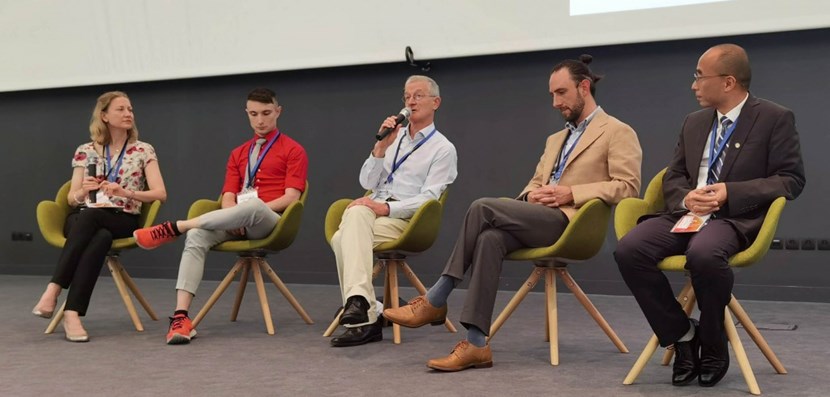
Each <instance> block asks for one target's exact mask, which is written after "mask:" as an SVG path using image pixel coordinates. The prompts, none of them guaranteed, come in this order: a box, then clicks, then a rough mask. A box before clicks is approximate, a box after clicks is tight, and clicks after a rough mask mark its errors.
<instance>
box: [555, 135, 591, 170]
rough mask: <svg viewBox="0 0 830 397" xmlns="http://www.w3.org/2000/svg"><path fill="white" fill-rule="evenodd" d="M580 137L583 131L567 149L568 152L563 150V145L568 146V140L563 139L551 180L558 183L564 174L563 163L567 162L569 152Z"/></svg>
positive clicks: (569, 155)
mask: <svg viewBox="0 0 830 397" xmlns="http://www.w3.org/2000/svg"><path fill="white" fill-rule="evenodd" d="M582 135H585V131H582V132H581V133H579V136H578V137H576V140H575V141H574V143H573V145H571V147H569V148H567V149H568V150H564V149H565V148H564V145H567V144H568V138H565V143H563V144H562V145H563V150H562V151H560V152H559V161H558V162H557V163H556V167H555V170H554V171H553V180H554V181H559V178H561V177H562V173H563V172H565V163H567V162H568V158H569V157H571V152H573V151H574V148H575V147H576V144H577V143H579V140H580V139H582ZM563 152H564V153H563Z"/></svg>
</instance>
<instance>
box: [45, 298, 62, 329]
mask: <svg viewBox="0 0 830 397" xmlns="http://www.w3.org/2000/svg"><path fill="white" fill-rule="evenodd" d="M65 307H66V301H63V304H62V305H61V307H60V309H58V310H57V311H56V312H55V314H54V315H53V316H52V321H50V322H49V325H48V326H47V327H46V331H44V332H43V333H44V334H51V333H52V332H55V328H58V324H60V323H61V320H63V309H64V308H65Z"/></svg>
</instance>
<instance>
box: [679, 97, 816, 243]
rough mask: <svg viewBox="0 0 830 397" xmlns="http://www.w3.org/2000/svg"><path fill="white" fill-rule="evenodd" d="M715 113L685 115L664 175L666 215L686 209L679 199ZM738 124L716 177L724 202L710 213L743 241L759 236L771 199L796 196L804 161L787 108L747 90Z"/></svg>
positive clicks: (691, 184) (692, 183)
mask: <svg viewBox="0 0 830 397" xmlns="http://www.w3.org/2000/svg"><path fill="white" fill-rule="evenodd" d="M716 117H717V112H716V111H715V109H712V108H707V109H703V110H699V111H697V112H694V113H691V114H689V115H688V116H686V120H685V121H684V123H683V129H682V132H681V133H680V140H679V142H678V144H677V148H676V150H675V153H674V158H673V159H672V161H671V163H670V164H669V166H668V169H667V170H666V174H665V176H664V177H663V196H664V198H665V201H666V212H665V213H664V214H665V215H666V216H670V217H673V218H679V217H680V216H681V215H682V214H684V213H686V212H687V211H686V210H685V209H684V208H683V205H682V202H683V198H685V197H686V194H687V193H689V191H691V190H693V189H695V188H696V187H697V179H698V168H699V166H700V162H701V159H702V158H703V150H704V146H705V145H706V139H707V138H708V136H709V134H710V133H711V131H712V125H713V123H714V122H715V118H716ZM737 122H738V125H737V126H736V127H735V131H734V132H733V133H732V137H731V138H730V139H729V146H728V148H727V149H726V157H725V158H724V161H723V167H722V169H721V173H720V179H719V181H718V182H725V183H726V192H727V197H726V204H725V205H724V206H722V207H721V209H720V210H719V211H718V212H717V213H716V214H715V216H716V217H717V218H720V219H724V220H726V221H727V222H729V223H731V224H732V225H733V226H734V227H735V230H737V231H738V233H739V235H740V237H741V238H742V240H743V243H744V244H745V245H746V244H748V243H749V242H751V241H752V240H754V239H755V236H757V235H758V231H759V230H760V229H761V224H762V223H763V221H764V216H765V215H766V213H767V209H768V208H769V206H770V204H771V203H772V201H773V200H775V199H776V198H777V197H780V196H784V197H786V198H787V199H788V200H792V199H794V198H796V197H797V196H798V195H799V194H801V191H802V190H803V189H804V184H805V177H804V163H803V162H802V159H801V147H800V144H799V140H798V133H797V132H796V130H795V116H794V115H793V112H792V111H791V110H790V109H787V108H785V107H783V106H780V105H778V104H776V103H773V102H770V101H767V100H764V99H760V98H756V97H753V96H752V94H750V95H749V98H747V100H746V103H744V107H743V108H742V109H741V114H740V115H739V116H738V120H737ZM705 149H707V150H708V147H707V148H705Z"/></svg>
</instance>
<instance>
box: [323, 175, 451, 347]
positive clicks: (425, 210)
mask: <svg viewBox="0 0 830 397" xmlns="http://www.w3.org/2000/svg"><path fill="white" fill-rule="evenodd" d="M447 190H448V189H445V190H444V192H443V193H442V194H441V196H440V197H439V198H438V200H429V201H427V202H425V203H424V204H423V205H421V207H420V208H418V211H416V212H415V214H414V215H413V216H412V218H410V221H409V225H408V226H407V228H406V230H404V232H403V233H402V234H401V236H400V237H399V238H398V239H397V240H393V241H388V242H385V243H383V244H380V245H379V246H377V247H375V248H374V253H375V257H376V259H377V261H376V262H375V266H374V269H373V271H372V277H373V278H374V277H377V276H378V275H379V274H380V271H381V270H382V269H383V268H386V275H385V277H384V283H383V291H384V292H383V308H384V309H386V308H390V307H391V308H397V307H398V306H399V302H398V300H399V293H398V270H399V269H400V270H402V271H403V273H404V275H405V276H406V278H407V279H408V280H409V282H410V283H411V284H412V286H414V287H415V289H416V290H418V293H419V294H421V295H423V294H425V293H426V287H424V284H423V283H422V282H421V280H420V279H419V278H418V276H417V275H416V274H415V272H413V271H412V268H411V267H409V265H408V264H407V263H406V258H407V256H411V255H415V254H418V253H421V252H423V251H426V250H427V249H428V248H429V247H431V246H432V243H434V242H435V239H436V238H437V237H438V231H439V230H440V228H441V216H442V214H443V211H444V203H445V202H446V200H447ZM351 202H352V200H351V199H340V200H337V201H335V202H334V203H333V204H332V205H331V207H329V210H328V213H326V226H325V233H326V241H327V242H328V243H329V244H331V238H332V236H334V233H335V232H337V229H338V228H339V227H340V220H341V219H342V218H343V213H344V212H345V211H346V208H347V207H348V206H349V203H351ZM341 313H342V310H341V311H340V313H338V314H337V316H335V318H334V320H333V321H332V323H331V324H330V325H329V327H328V328H327V329H326V332H324V333H323V336H325V337H329V336H331V334H332V333H334V330H335V329H337V326H338V324H340V314H341ZM444 326H445V327H447V330H449V331H450V332H457V331H456V328H455V326H454V325H453V324H452V322H451V321H450V320H449V318H447V319H446V320H445V321H444ZM392 335H393V342H394V343H395V344H400V343H401V326H400V325H398V324H392Z"/></svg>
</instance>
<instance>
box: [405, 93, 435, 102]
mask: <svg viewBox="0 0 830 397" xmlns="http://www.w3.org/2000/svg"><path fill="white" fill-rule="evenodd" d="M436 96H437V95H427V94H415V95H409V94H406V95H404V96H403V98H401V100H403V103H407V102H409V100H410V99H414V100H415V102H420V101H421V99H424V98H426V97H430V98H435V97H436Z"/></svg>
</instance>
